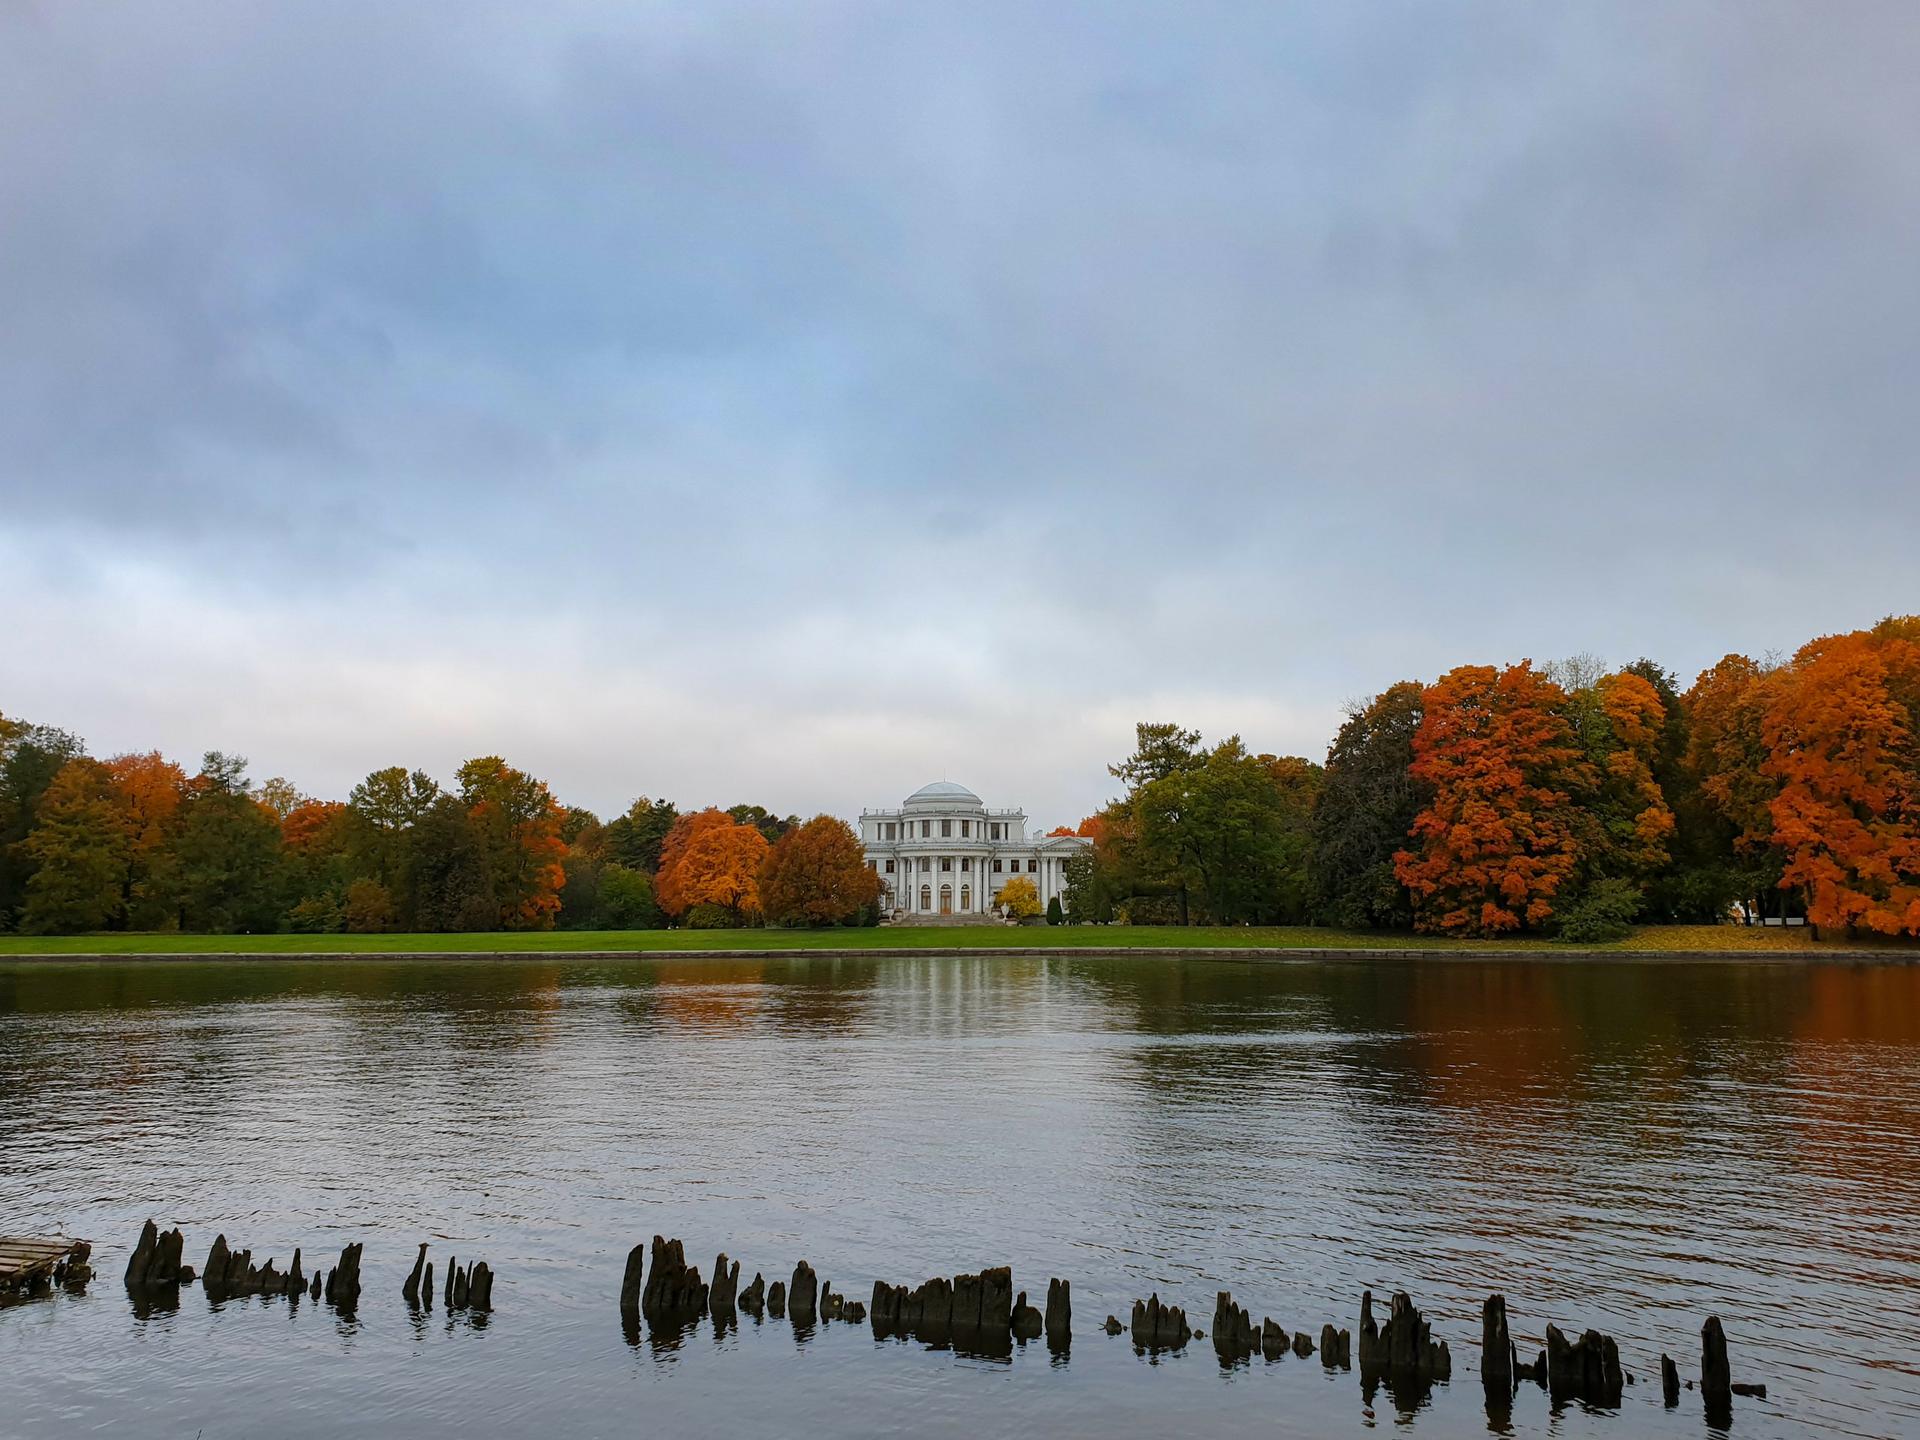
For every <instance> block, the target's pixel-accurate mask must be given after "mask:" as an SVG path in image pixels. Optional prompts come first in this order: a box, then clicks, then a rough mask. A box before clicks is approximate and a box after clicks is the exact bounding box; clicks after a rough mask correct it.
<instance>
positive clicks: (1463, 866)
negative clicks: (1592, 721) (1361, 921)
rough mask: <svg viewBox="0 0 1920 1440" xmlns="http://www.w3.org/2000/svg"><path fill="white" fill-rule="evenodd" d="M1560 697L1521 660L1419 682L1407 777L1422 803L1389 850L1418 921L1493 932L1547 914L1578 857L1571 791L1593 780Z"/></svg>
mask: <svg viewBox="0 0 1920 1440" xmlns="http://www.w3.org/2000/svg"><path fill="white" fill-rule="evenodd" d="M1565 704H1566V694H1565V692H1564V691H1562V690H1561V688H1560V687H1559V686H1558V685H1556V684H1555V683H1554V682H1553V681H1552V680H1550V679H1548V678H1547V677H1546V676H1545V675H1542V674H1540V673H1539V672H1538V671H1536V670H1534V669H1533V667H1532V666H1531V665H1529V664H1526V663H1524V662H1523V663H1522V664H1519V665H1514V666H1509V667H1508V668H1506V669H1505V670H1499V669H1495V668H1494V667H1492V666H1489V665H1464V666H1461V667H1459V668H1458V669H1455V670H1451V671H1449V672H1447V674H1445V675H1443V676H1441V677H1440V679H1439V680H1438V681H1436V682H1435V683H1434V684H1432V685H1429V686H1428V687H1427V688H1426V691H1425V693H1424V694H1423V696H1422V699H1421V706H1422V714H1421V719H1420V726H1419V729H1418V730H1416V731H1415V733H1414V739H1413V755H1414V758H1413V765H1412V767H1411V771H1410V773H1411V774H1412V776H1413V778H1414V779H1415V780H1417V781H1419V782H1421V783H1422V784H1425V785H1427V786H1429V787H1431V798H1430V799H1429V800H1428V802H1427V804H1426V806H1425V808H1423V809H1422V810H1421V811H1420V813H1419V814H1418V815H1417V816H1416V817H1415V818H1414V822H1413V826H1412V830H1411V832H1410V843H1409V845H1408V847H1407V848H1405V849H1403V850H1401V851H1399V852H1398V853H1397V854H1396V855H1395V856H1394V873H1395V875H1396V877H1397V878H1398V879H1399V881H1400V883H1401V884H1403V885H1405V886H1406V887H1407V889H1408V891H1409V892H1410V893H1411V895H1412V896H1413V904H1414V923H1415V925H1416V927H1417V928H1419V929H1422V930H1431V931H1440V932H1444V933H1449V934H1465V935H1499V934H1502V933H1505V932H1508V931H1513V930H1520V929H1539V928H1541V927H1542V926H1544V925H1545V924H1546V923H1547V921H1548V920H1549V919H1551V918H1552V916H1553V913H1554V902H1555V897H1556V896H1557V895H1558V893H1559V891H1560V888H1561V887H1562V886H1563V885H1564V884H1566V882H1567V881H1568V880H1569V879H1570V878H1571V877H1572V875H1573V873H1574V869H1575V867H1576V865H1577V864H1578V863H1579V859H1580V845H1579V839H1578V836H1577V835H1576V833H1575V826H1574V814H1573V808H1574V804H1575V796H1576V795H1578V794H1579V793H1581V792H1582V791H1584V790H1586V789H1588V788H1589V787H1590V786H1591V785H1592V783H1593V778H1594V777H1593V773H1592V770H1591V767H1590V766H1589V765H1588V764H1587V762H1586V760H1585V759H1584V758H1583V757H1582V754H1581V751H1580V747H1579V745H1578V744H1577V743H1576V741H1575V738H1574V735H1573V731H1572V729H1571V727H1570V726H1569V725H1568V723H1567V719H1566V716H1565V713H1564V709H1565Z"/></svg>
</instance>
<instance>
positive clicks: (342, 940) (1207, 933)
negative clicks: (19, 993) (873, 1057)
mask: <svg viewBox="0 0 1920 1440" xmlns="http://www.w3.org/2000/svg"><path fill="white" fill-rule="evenodd" d="M1010 947H1014V948H1020V949H1053V948H1068V949H1072V948H1098V949H1103V950H1208V949H1230V950H1239V949H1245V950H1371V951H1378V950H1432V951H1435V952H1441V953H1444V952H1447V951H1454V950H1473V951H1482V952H1484V951H1488V950H1501V951H1507V950H1512V951H1524V950H1542V951H1548V952H1552V951H1564V949H1565V947H1563V946H1557V945H1555V944H1554V943H1553V942H1551V941H1547V940H1538V939H1515V940H1498V941H1487V940H1448V939H1442V938H1440V937H1437V936H1432V935H1407V934H1400V933H1396V932H1383V931H1366V930H1322V929H1315V928H1312V927H1309V926H1304V925H1301V926H1267V927H1257V928H1255V927H1243V926H1192V927H1181V926H1172V925H1139V926H1127V925H1057V926H1055V925H1021V926H1011V925H970V926H900V927H895V926H885V927H880V928H876V929H867V930H546V931H532V932H493V933H485V934H467V935H177V934H155V935H126V934H109V935H0V958H4V957H8V956H35V955H381V954H395V953H405V954H415V955H419V954H474V953H493V954H530V955H539V954H566V953H568V952H581V951H596V952H601V953H605V952H608V951H623V952H631V953H646V952H651V951H681V952H685V951H700V950H731V951H741V950H986V949H1005V948H1010ZM1581 948H1582V949H1594V950H1603V951H1621V952H1631V951H1641V952H1645V951H1659V952H1662V953H1669V954H1679V953H1710V952H1741V951H1746V952H1755V951H1757V952H1765V953H1767V954H1774V953H1803V954H1806V955H1807V956H1808V957H1809V958H1812V957H1816V956H1818V955H1820V954H1822V953H1823V952H1841V951H1853V952H1857V951H1860V950H1864V949H1872V950H1881V949H1884V950H1887V951H1888V952H1890V953H1901V952H1904V953H1908V954H1920V946H1915V945H1912V944H1907V945H1898V944H1891V943H1886V942H1882V943H1880V944H1875V943H1873V942H1869V941H1861V940H1847V939H1834V940H1825V941H1819V942H1816V941H1815V940H1814V939H1813V937H1812V936H1811V935H1809V934H1808V933H1807V932H1806V931H1805V930H1803V929H1793V930H1783V929H1766V928H1762V927H1757V926H1755V927H1749V926H1740V925H1650V926H1642V927H1641V928H1640V929H1638V930H1636V931H1635V932H1634V933H1633V934H1632V935H1631V936H1629V937H1628V938H1627V939H1625V940H1620V941H1616V942H1614V943H1613V944H1610V945H1600V946H1591V947H1587V946H1583V947H1581Z"/></svg>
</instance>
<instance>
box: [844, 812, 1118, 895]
mask: <svg viewBox="0 0 1920 1440" xmlns="http://www.w3.org/2000/svg"><path fill="white" fill-rule="evenodd" d="M860 841H861V844H863V845H864V846H865V847H866V852H867V864H868V865H869V866H871V867H872V868H873V869H874V870H875V871H877V872H878V873H879V876H880V880H881V883H882V884H883V885H884V886H885V887H886V891H885V895H884V896H883V899H882V903H883V904H884V905H886V906H887V908H888V909H889V910H891V911H892V912H893V913H894V914H895V915H899V916H920V915H932V916H939V915H985V914H988V913H990V912H991V911H992V909H993V907H994V903H995V901H996V899H997V897H998V896H999V894H1000V887H1001V886H1002V885H1004V884H1006V883H1007V881H1009V880H1011V879H1012V878H1013V877H1014V876H1015V875H1024V876H1026V877H1027V878H1028V879H1029V880H1031V881H1033V888H1034V890H1035V892H1036V893H1037V894H1038V895H1039V896H1040V905H1041V908H1042V909H1044V908H1045V907H1046V903H1047V902H1048V901H1049V900H1051V899H1052V898H1053V897H1054V896H1056V895H1058V896H1059V897H1060V900H1061V903H1062V904H1065V903H1066V889H1067V876H1066V865H1067V861H1068V860H1069V859H1071V858H1072V857H1073V856H1075V855H1077V854H1079V853H1080V852H1081V851H1082V850H1084V849H1086V848H1087V847H1088V846H1089V845H1091V844H1092V843H1093V842H1092V841H1090V840H1086V839H1083V838H1082V837H1080V836H1078V835H1048V836H1042V837H1040V838H1038V839H1033V840H1029V839H1028V838H1027V815H1026V812H1025V811H1024V810H989V809H987V807H986V806H985V805H984V804H982V803H981V800H980V797H979V796H978V795H976V794H974V793H973V792H972V791H971V790H969V789H967V787H966V786H964V785H955V784H953V783H952V782H950V781H946V780H936V781H934V783H933V784H931V785H926V786H923V787H921V788H920V789H918V790H916V791H914V792H913V794H911V795H909V796H908V797H907V799H906V803H905V804H903V805H902V806H901V807H900V808H899V809H898V810H863V811H861V812H860Z"/></svg>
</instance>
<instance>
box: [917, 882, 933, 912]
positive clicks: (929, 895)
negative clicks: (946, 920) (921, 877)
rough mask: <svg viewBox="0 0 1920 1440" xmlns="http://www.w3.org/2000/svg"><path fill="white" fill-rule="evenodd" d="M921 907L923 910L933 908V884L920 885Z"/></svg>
mask: <svg viewBox="0 0 1920 1440" xmlns="http://www.w3.org/2000/svg"><path fill="white" fill-rule="evenodd" d="M920 908H921V909H922V910H931V909H933V887H932V886H931V885H922V886H921V887H920Z"/></svg>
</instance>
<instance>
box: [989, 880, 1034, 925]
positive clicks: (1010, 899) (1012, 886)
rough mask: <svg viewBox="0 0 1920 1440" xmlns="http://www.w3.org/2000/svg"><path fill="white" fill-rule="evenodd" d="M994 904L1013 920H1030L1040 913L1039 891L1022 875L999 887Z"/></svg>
mask: <svg viewBox="0 0 1920 1440" xmlns="http://www.w3.org/2000/svg"><path fill="white" fill-rule="evenodd" d="M994 903H995V904H996V905H998V906H999V907H1000V908H1001V909H1002V910H1004V911H1006V912H1007V914H1008V915H1009V916H1010V917H1011V918H1013V919H1015V920H1031V919H1033V918H1034V917H1035V916H1037V915H1038V914H1039V913H1040V891H1039V888H1038V887H1037V886H1035V885H1034V883H1033V881H1031V880H1029V879H1028V878H1027V877H1026V876H1024V875H1015V876H1013V877H1012V878H1011V879H1009V880H1008V881H1007V883H1006V884H1004V885H1002V886H1001V887H1000V893H999V894H998V895H996V896H994Z"/></svg>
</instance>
